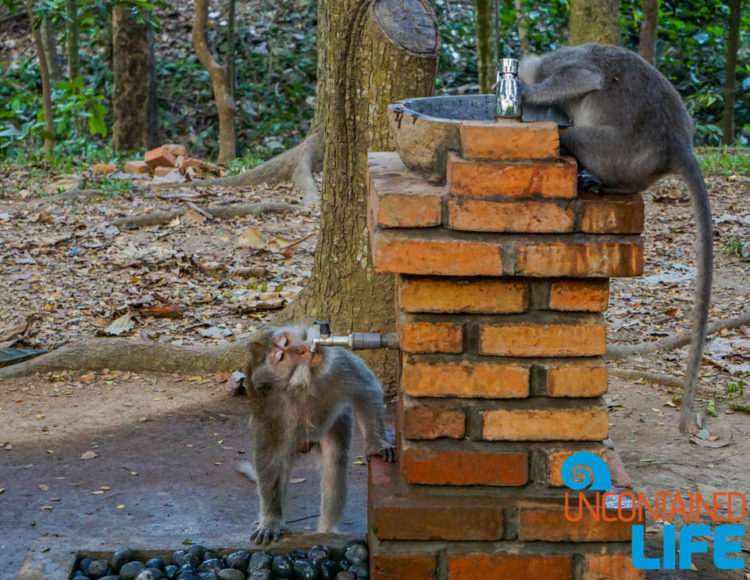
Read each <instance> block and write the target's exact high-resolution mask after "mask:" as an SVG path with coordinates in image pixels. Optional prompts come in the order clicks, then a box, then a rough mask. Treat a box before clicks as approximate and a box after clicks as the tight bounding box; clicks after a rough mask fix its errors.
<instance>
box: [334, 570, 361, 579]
mask: <svg viewBox="0 0 750 580" xmlns="http://www.w3.org/2000/svg"><path fill="white" fill-rule="evenodd" d="M335 580H357V575H356V574H355V573H354V572H350V571H349V570H342V571H341V572H339V573H338V574H336V579H335Z"/></svg>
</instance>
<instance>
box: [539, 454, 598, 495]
mask: <svg viewBox="0 0 750 580" xmlns="http://www.w3.org/2000/svg"><path fill="white" fill-rule="evenodd" d="M541 451H542V453H543V454H544V461H545V464H546V469H545V471H546V473H547V485H549V486H550V487H563V486H564V485H565V484H564V483H563V480H562V465H563V463H564V462H565V460H566V459H567V458H568V457H570V456H571V455H573V453H577V452H579V451H588V452H590V453H596V454H597V455H599V456H600V457H601V458H602V459H604V460H605V461H606V460H607V452H606V450H605V449H604V447H603V446H602V445H599V446H598V447H589V448H586V449H581V448H576V449H564V448H560V447H551V448H546V449H545V448H542V450H541Z"/></svg>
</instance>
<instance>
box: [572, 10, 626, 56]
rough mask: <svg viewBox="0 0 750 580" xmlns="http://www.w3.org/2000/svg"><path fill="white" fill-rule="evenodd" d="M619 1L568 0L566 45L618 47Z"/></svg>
mask: <svg viewBox="0 0 750 580" xmlns="http://www.w3.org/2000/svg"><path fill="white" fill-rule="evenodd" d="M620 4H621V0H570V33H569V35H568V36H569V38H568V44H569V45H570V46H575V45H577V44H585V43H587V42H599V43H602V44H613V45H619V44H620V43H621V42H622V36H621V32H620Z"/></svg>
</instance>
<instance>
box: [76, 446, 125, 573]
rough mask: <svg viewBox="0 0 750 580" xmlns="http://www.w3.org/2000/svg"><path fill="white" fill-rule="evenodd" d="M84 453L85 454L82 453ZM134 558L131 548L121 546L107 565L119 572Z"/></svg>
mask: <svg viewBox="0 0 750 580" xmlns="http://www.w3.org/2000/svg"><path fill="white" fill-rule="evenodd" d="M84 455H86V454H85V453H84ZM82 459H83V458H82ZM134 558H135V554H133V550H131V549H130V548H121V549H119V550H117V551H116V552H115V553H114V554H113V555H112V560H110V562H109V565H110V566H112V571H113V572H114V573H115V574H119V573H120V568H122V567H123V565H124V564H127V563H128V562H132V561H133V559H134Z"/></svg>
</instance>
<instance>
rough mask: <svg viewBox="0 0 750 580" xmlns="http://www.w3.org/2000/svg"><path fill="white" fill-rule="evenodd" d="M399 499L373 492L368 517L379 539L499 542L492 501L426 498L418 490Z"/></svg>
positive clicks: (498, 511)
mask: <svg viewBox="0 0 750 580" xmlns="http://www.w3.org/2000/svg"><path fill="white" fill-rule="evenodd" d="M409 489H410V490H411V491H410V492H409V493H408V494H407V495H403V496H396V497H393V496H387V495H386V494H384V493H378V492H377V491H376V494H375V496H374V497H373V498H372V500H371V501H372V506H371V514H370V518H369V522H370V525H371V526H372V531H373V532H374V533H375V535H376V536H377V537H378V539H379V540H381V541H382V540H456V541H458V540H461V541H487V540H499V539H500V538H501V536H502V534H503V510H502V506H501V505H500V504H499V502H498V501H497V499H496V498H491V497H470V496H453V497H446V496H444V495H439V496H436V495H432V496H427V495H425V494H424V493H421V490H416V489H415V488H409Z"/></svg>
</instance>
